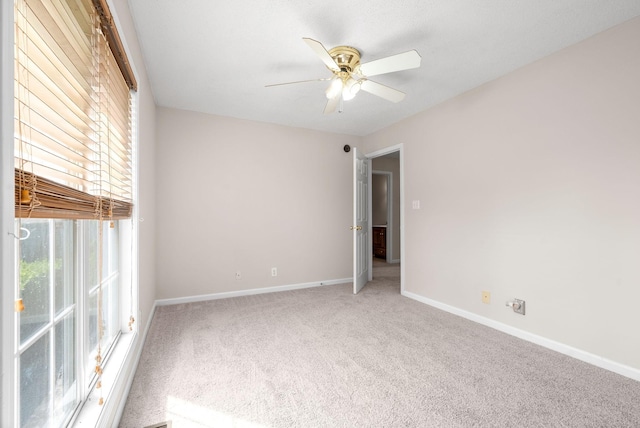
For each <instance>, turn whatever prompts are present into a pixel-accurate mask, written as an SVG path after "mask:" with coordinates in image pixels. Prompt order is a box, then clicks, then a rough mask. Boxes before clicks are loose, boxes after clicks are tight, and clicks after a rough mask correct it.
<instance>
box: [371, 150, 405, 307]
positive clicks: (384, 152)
mask: <svg viewBox="0 0 640 428" xmlns="http://www.w3.org/2000/svg"><path fill="white" fill-rule="evenodd" d="M395 152H399V155H400V177H399V179H400V195H399V196H400V218H399V219H398V221H399V222H400V294H402V295H404V293H405V277H406V275H405V260H406V257H405V256H406V250H405V210H404V199H405V198H404V144H403V143H399V144H396V145H393V146H389V147H385V148H383V149H379V150H375V151H373V152H370V153H367V154H366V155H365V156H366V157H367V158H368V159H374V158H379V157H381V156H385V155H388V154H391V153H395ZM371 170H372V168H370V169H369V179H371V174H372V171H371ZM368 204H369V214H370V215H371V209H372V208H371V186H369V195H368ZM371 226H372V225H371V222H369V236H373V235H371V234H372V233H373V231H372V228H371ZM368 257H369V276H370V277H371V276H372V275H373V254H372V252H371V251H369V256H368ZM369 279H371V278H369Z"/></svg>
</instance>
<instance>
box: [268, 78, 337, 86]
mask: <svg viewBox="0 0 640 428" xmlns="http://www.w3.org/2000/svg"><path fill="white" fill-rule="evenodd" d="M331 79H332V77H324V78H322V79H311V80H298V81H296V82H284V83H272V84H271V85H264V87H265V88H270V87H271V86H282V85H293V84H295V83H307V82H323V81H325V80H331Z"/></svg>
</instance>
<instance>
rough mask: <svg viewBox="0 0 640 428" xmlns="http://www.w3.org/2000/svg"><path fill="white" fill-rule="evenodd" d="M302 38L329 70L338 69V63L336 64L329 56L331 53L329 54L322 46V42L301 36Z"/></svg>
mask: <svg viewBox="0 0 640 428" xmlns="http://www.w3.org/2000/svg"><path fill="white" fill-rule="evenodd" d="M302 40H304V41H305V42H306V43H307V45H309V47H310V48H311V49H313V51H314V52H315V53H316V55H318V57H319V58H320V59H321V60H322V62H324V64H325V65H326V66H327V67H329V69H330V70H339V69H340V67H338V64H336V62H335V61H334V60H333V58H331V55H329V52H327V50H326V49H325V48H324V46H322V43H320V42H319V41H317V40H313V39H310V38H308V37H303V38H302Z"/></svg>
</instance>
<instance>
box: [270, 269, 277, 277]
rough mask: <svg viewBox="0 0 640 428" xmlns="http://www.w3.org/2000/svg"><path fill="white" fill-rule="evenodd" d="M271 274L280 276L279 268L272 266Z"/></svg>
mask: <svg viewBox="0 0 640 428" xmlns="http://www.w3.org/2000/svg"><path fill="white" fill-rule="evenodd" d="M271 276H278V268H271Z"/></svg>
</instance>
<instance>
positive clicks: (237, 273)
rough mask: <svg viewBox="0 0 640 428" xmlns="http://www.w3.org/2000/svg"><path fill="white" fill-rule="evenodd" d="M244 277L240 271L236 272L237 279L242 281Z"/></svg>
mask: <svg viewBox="0 0 640 428" xmlns="http://www.w3.org/2000/svg"><path fill="white" fill-rule="evenodd" d="M241 279H242V274H241V273H240V271H237V272H236V281H240V280H241Z"/></svg>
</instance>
